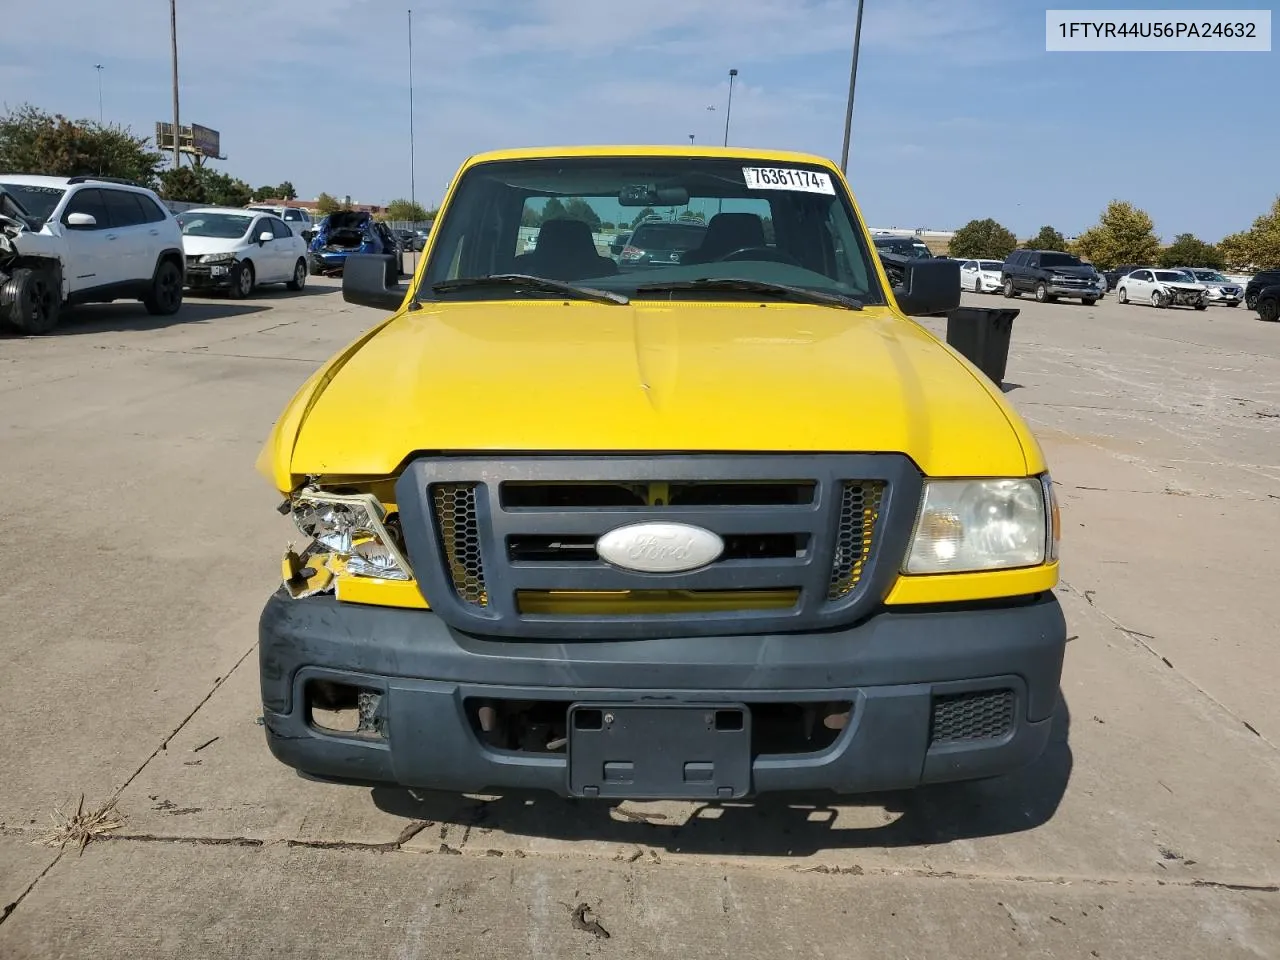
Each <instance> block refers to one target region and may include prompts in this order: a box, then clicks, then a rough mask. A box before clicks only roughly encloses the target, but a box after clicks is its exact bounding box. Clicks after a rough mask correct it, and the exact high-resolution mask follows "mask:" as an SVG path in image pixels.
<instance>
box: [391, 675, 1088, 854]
mask: <svg viewBox="0 0 1280 960" xmlns="http://www.w3.org/2000/svg"><path fill="white" fill-rule="evenodd" d="M1070 723H1071V720H1070V712H1069V711H1068V709H1067V704H1066V701H1065V700H1064V699H1063V697H1062V695H1061V693H1059V696H1058V706H1057V708H1056V710H1055V712H1054V724H1053V732H1052V734H1051V737H1050V741H1049V746H1048V747H1047V748H1046V750H1045V752H1044V753H1043V754H1042V755H1041V756H1040V758H1039V759H1038V760H1036V761H1035V762H1034V763H1032V764H1031V765H1030V766H1027V767H1024V768H1023V769H1021V770H1018V771H1015V772H1013V773H1011V774H1008V775H1006V776H1003V777H999V778H996V779H992V780H984V781H978V782H973V783H961V784H941V785H934V786H927V787H921V788H919V789H917V790H910V791H901V792H896V793H889V794H874V795H866V796H858V797H839V796H836V795H834V794H788V795H777V796H768V797H764V798H762V799H760V800H758V801H755V802H734V803H707V804H703V805H701V806H698V807H695V809H694V810H693V812H692V813H691V814H690V815H689V817H688V818H687V820H685V822H683V823H675V822H666V821H664V820H663V819H660V818H659V817H660V816H661V815H655V814H652V813H649V812H647V811H644V812H634V813H633V812H631V811H630V810H628V811H626V812H625V813H623V812H619V813H617V814H614V813H611V811H612V810H613V809H614V808H615V807H617V806H620V805H618V804H613V803H609V802H601V801H587V800H565V799H561V798H558V797H553V796H549V795H545V794H540V793H515V794H507V795H504V796H501V797H499V798H498V799H496V800H494V799H485V800H480V799H474V798H470V797H464V796H458V795H455V794H445V793H435V792H433V791H419V790H415V791H412V792H410V791H408V790H402V789H394V788H382V787H379V788H376V789H374V790H373V794H372V796H373V802H374V804H375V805H376V806H377V807H378V809H380V810H382V811H383V812H385V813H389V814H392V815H393V816H401V817H408V818H412V819H415V820H430V821H432V822H435V823H454V824H458V825H460V826H483V827H486V828H488V829H492V830H497V831H500V832H502V833H506V834H510V835H516V836H531V837H533V836H536V837H543V838H550V839H557V840H594V841H600V842H606V843H617V844H621V845H626V844H635V845H644V846H646V847H657V848H659V849H664V850H667V851H671V852H680V853H702V854H719V855H735V854H745V855H755V856H806V855H810V854H813V853H816V852H818V851H820V850H842V849H858V848H861V847H905V846H928V845H931V844H939V843H947V842H949V841H952V840H965V839H971V838H975V837H987V836H998V835H1002V834H1011V833H1019V832H1021V831H1024V830H1031V829H1034V828H1035V827H1038V826H1040V825H1042V824H1044V823H1046V822H1047V821H1048V820H1049V819H1050V818H1052V817H1053V815H1054V813H1055V812H1056V811H1057V809H1058V804H1059V803H1060V802H1061V800H1062V797H1063V794H1064V793H1065V792H1066V788H1067V782H1068V780H1069V779H1070V777H1071V767H1072V757H1071V748H1070V745H1069V743H1068V732H1069V728H1070ZM856 807H880V808H883V809H884V810H885V811H886V812H887V813H888V814H889V815H890V816H893V815H895V814H897V816H893V819H892V820H891V821H889V822H886V823H884V824H882V825H877V826H842V825H839V824H838V823H837V819H838V815H839V813H840V812H841V811H843V810H850V809H853V808H856ZM617 817H623V819H617ZM861 819H863V820H865V817H862V818H861Z"/></svg>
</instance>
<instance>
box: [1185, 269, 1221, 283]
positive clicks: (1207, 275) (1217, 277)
mask: <svg viewBox="0 0 1280 960" xmlns="http://www.w3.org/2000/svg"><path fill="white" fill-rule="evenodd" d="M1187 272H1188V273H1190V274H1191V276H1193V277H1194V278H1195V279H1197V280H1207V281H1208V282H1210V283H1226V282H1227V278H1226V277H1224V276H1223V275H1222V274H1220V273H1218V272H1217V271H1216V270H1188V271H1187Z"/></svg>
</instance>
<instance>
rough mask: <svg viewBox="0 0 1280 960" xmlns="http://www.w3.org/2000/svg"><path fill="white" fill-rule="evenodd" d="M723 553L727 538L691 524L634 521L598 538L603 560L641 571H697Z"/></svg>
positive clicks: (598, 551) (597, 549) (597, 551)
mask: <svg viewBox="0 0 1280 960" xmlns="http://www.w3.org/2000/svg"><path fill="white" fill-rule="evenodd" d="M723 552H724V541H723V540H721V539H720V538H719V537H718V536H717V535H716V534H714V533H712V532H711V531H710V530H704V529H703V528H702V527H694V526H690V525H689V524H687V523H665V522H659V523H632V524H628V525H627V526H625V527H617V528H615V529H613V530H610V531H609V532H608V533H606V534H605V535H604V536H602V537H601V538H600V539H599V540H597V541H596V553H598V554H599V555H600V559H601V560H604V561H605V562H606V563H611V564H613V565H614V566H615V567H621V568H622V569H623V570H636V571H639V572H641V573H680V572H682V571H684V570H696V569H698V568H699V567H705V566H706V565H707V564H709V563H711V561H713V560H715V559H716V557H718V556H720V554H722V553H723Z"/></svg>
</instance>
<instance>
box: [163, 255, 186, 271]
mask: <svg viewBox="0 0 1280 960" xmlns="http://www.w3.org/2000/svg"><path fill="white" fill-rule="evenodd" d="M166 263H172V264H173V265H174V266H175V267H177V268H178V269H179V270H180V271H182V272H183V273H186V266H187V261H186V258H185V257H184V256H183V255H182V251H180V250H162V251H160V256H158V257H156V272H157V273H158V272H159V271H160V267H161V266H162V265H163V264H166Z"/></svg>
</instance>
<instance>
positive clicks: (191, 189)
mask: <svg viewBox="0 0 1280 960" xmlns="http://www.w3.org/2000/svg"><path fill="white" fill-rule="evenodd" d="M159 180H160V196H162V197H164V198H165V199H166V200H182V201H184V202H186V203H211V202H212V201H211V200H210V199H209V195H208V192H207V191H206V190H205V183H204V180H203V179H201V177H200V175H199V174H198V173H196V170H195V168H194V167H178V169H176V170H163V171H161V173H160V176H159Z"/></svg>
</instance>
